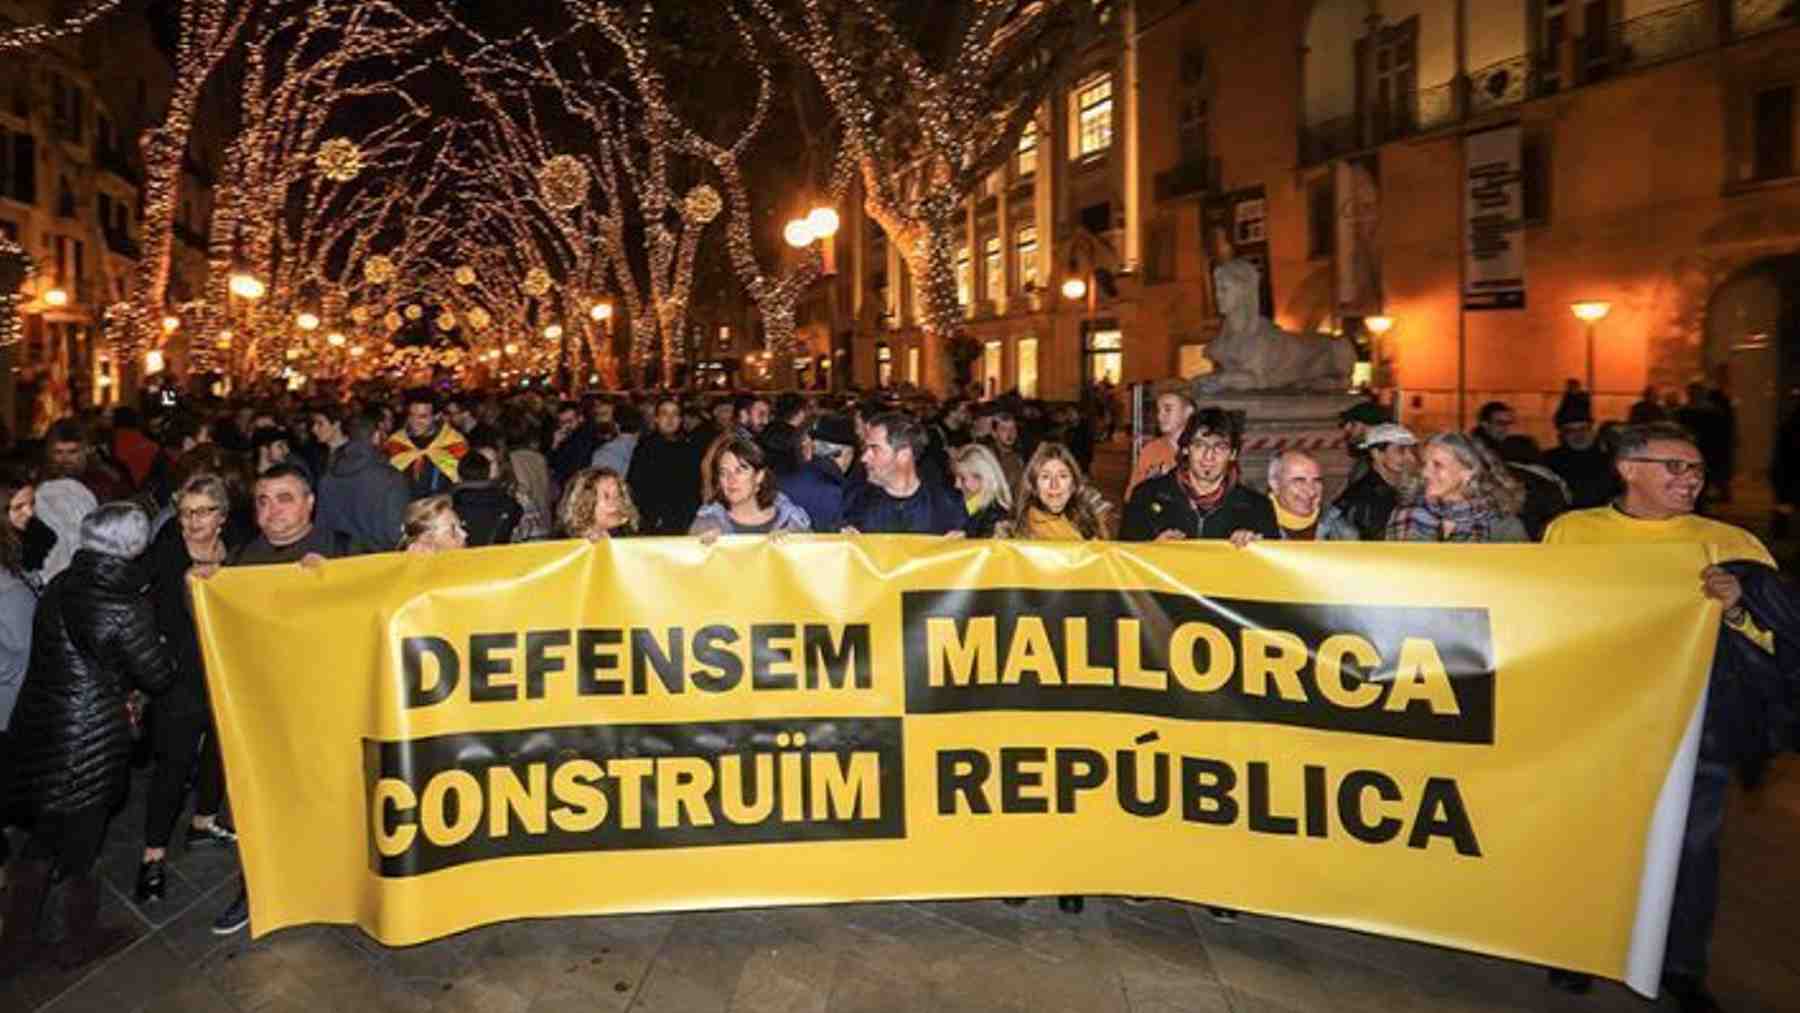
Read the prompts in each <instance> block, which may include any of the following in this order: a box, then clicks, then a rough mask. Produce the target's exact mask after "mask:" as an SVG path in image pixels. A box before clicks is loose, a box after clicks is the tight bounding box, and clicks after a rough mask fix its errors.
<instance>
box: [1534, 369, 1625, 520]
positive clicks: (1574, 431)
mask: <svg viewBox="0 0 1800 1013" xmlns="http://www.w3.org/2000/svg"><path fill="white" fill-rule="evenodd" d="M1556 435H1557V444H1556V447H1555V449H1553V450H1551V451H1550V452H1549V453H1547V454H1545V455H1544V466H1545V467H1546V468H1549V469H1550V470H1551V471H1553V472H1555V473H1556V474H1557V477H1559V478H1561V479H1562V480H1563V482H1564V483H1565V484H1567V485H1568V487H1569V506H1570V507H1571V508H1572V509H1575V510H1586V509H1588V508H1589V507H1597V506H1604V505H1605V504H1607V503H1609V502H1611V501H1612V498H1613V496H1615V495H1617V493H1618V486H1619V478H1618V476H1617V475H1615V474H1613V467H1612V455H1611V454H1609V453H1607V452H1606V451H1605V449H1603V448H1602V447H1600V446H1599V444H1598V441H1596V440H1595V439H1594V409H1593V401H1592V399H1591V398H1589V397H1588V395H1587V393H1586V392H1583V391H1571V392H1570V393H1567V394H1564V395H1563V398H1562V403H1561V404H1559V405H1557V406H1556Z"/></svg>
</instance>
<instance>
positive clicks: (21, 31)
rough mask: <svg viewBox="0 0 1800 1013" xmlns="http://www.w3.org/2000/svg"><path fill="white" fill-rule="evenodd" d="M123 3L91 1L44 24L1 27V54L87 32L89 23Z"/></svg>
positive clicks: (104, 0)
mask: <svg viewBox="0 0 1800 1013" xmlns="http://www.w3.org/2000/svg"><path fill="white" fill-rule="evenodd" d="M119 2H120V0H88V2H87V3H85V4H82V5H81V6H80V7H79V8H77V9H75V10H74V11H72V12H71V13H69V14H68V15H66V16H64V17H61V18H57V19H55V20H52V21H46V22H44V23H43V24H41V25H22V26H19V27H16V28H6V29H0V53H4V52H6V51H7V50H9V49H23V48H24V47H26V46H41V45H43V44H44V43H46V42H54V41H55V40H57V39H62V38H67V37H68V36H71V35H77V34H79V33H81V32H83V31H86V30H87V27H88V26H89V25H91V24H93V23H94V22H96V21H98V20H100V19H101V18H103V17H106V16H107V15H108V14H111V13H112V12H113V11H115V10H118V9H119Z"/></svg>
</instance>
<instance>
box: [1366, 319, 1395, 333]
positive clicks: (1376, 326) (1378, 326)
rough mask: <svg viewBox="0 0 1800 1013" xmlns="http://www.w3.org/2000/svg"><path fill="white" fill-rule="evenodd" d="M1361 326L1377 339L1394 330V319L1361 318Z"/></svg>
mask: <svg viewBox="0 0 1800 1013" xmlns="http://www.w3.org/2000/svg"><path fill="white" fill-rule="evenodd" d="M1363 326H1364V327H1367V328H1368V329H1369V333H1370V334H1373V335H1375V336H1376V337H1378V338H1379V337H1381V336H1383V335H1385V334H1387V332H1389V331H1391V330H1393V329H1394V318H1393V317H1364V318H1363Z"/></svg>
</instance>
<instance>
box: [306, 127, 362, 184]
mask: <svg viewBox="0 0 1800 1013" xmlns="http://www.w3.org/2000/svg"><path fill="white" fill-rule="evenodd" d="M313 164H315V165H317V166H318V168H319V175H321V176H324V177H325V178H326V179H329V180H331V181H332V182H334V183H348V182H350V181H351V180H353V179H355V178H356V177H357V176H359V175H361V174H362V171H363V153H362V149H361V148H358V147H357V146H356V142H355V141H352V140H350V139H349V138H348V137H333V138H332V139H331V140H329V141H326V142H325V143H324V144H322V145H320V146H319V153H318V155H317V156H315V157H314V159H313Z"/></svg>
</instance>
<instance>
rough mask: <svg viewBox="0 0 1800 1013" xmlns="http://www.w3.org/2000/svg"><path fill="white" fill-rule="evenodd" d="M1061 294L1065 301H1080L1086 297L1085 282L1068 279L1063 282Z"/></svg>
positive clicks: (1077, 279) (1078, 279)
mask: <svg viewBox="0 0 1800 1013" xmlns="http://www.w3.org/2000/svg"><path fill="white" fill-rule="evenodd" d="M1062 294H1063V298H1065V299H1080V298H1082V297H1084V296H1086V295H1087V282H1086V281H1084V280H1082V279H1080V278H1070V279H1069V280H1068V281H1065V282H1063V286H1062Z"/></svg>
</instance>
